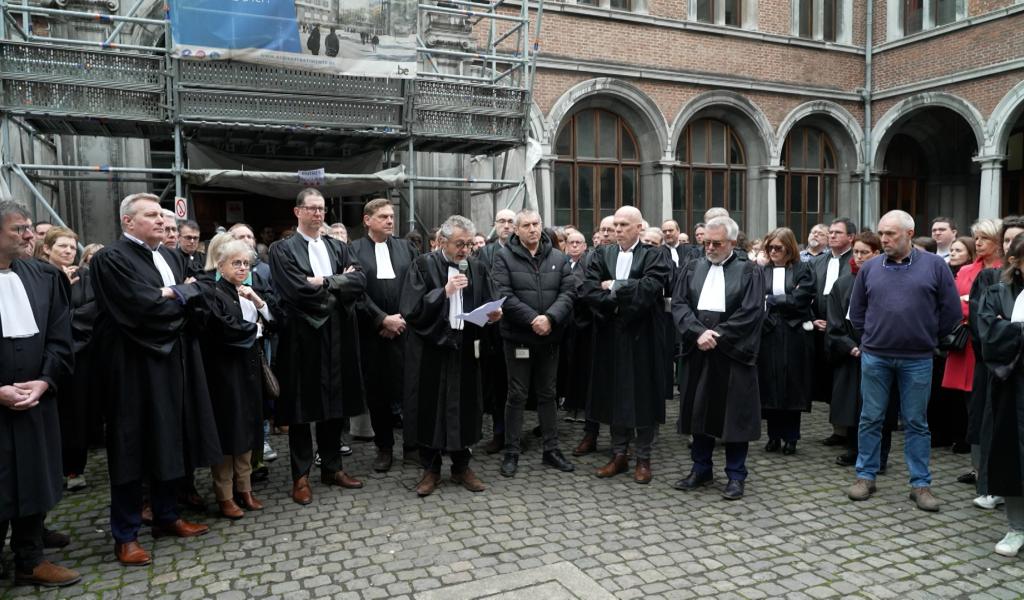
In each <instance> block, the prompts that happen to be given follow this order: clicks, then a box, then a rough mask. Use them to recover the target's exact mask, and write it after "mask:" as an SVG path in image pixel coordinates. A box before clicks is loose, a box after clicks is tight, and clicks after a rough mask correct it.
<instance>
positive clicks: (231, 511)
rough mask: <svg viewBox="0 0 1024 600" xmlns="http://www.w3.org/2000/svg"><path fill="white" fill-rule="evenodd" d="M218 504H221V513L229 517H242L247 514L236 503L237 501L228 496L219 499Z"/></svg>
mask: <svg viewBox="0 0 1024 600" xmlns="http://www.w3.org/2000/svg"><path fill="white" fill-rule="evenodd" d="M217 504H219V505H220V514H222V515H224V516H225V517H227V518H229V519H241V518H242V517H244V516H245V513H244V512H242V509H241V508H239V507H238V505H237V504H235V501H234V500H232V499H230V498H228V499H227V500H218V501H217Z"/></svg>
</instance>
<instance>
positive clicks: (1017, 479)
mask: <svg viewBox="0 0 1024 600" xmlns="http://www.w3.org/2000/svg"><path fill="white" fill-rule="evenodd" d="M1022 267H1024V234H1022V235H1018V236H1017V237H1016V238H1014V240H1013V242H1012V243H1011V244H1010V248H1009V252H1008V253H1007V255H1006V267H1005V269H1004V271H1003V275H1002V278H1001V281H1000V282H999V283H996V284H994V285H992V286H990V287H989V288H988V289H987V290H986V292H985V294H984V296H982V298H981V302H980V305H979V310H978V316H977V323H978V331H979V334H980V336H979V338H978V339H979V341H980V342H981V347H982V350H983V353H984V356H985V362H986V363H987V365H988V370H989V373H990V377H989V394H988V396H987V402H986V403H985V408H984V414H983V416H982V425H981V431H980V433H981V437H980V439H981V460H980V468H979V471H978V488H979V490H978V491H979V492H980V493H981V494H986V495H994V496H1002V497H1003V498H1004V499H1005V501H1006V518H1007V521H1008V522H1009V531H1008V532H1007V534H1006V536H1005V537H1004V538H1003V539H1002V540H1001V541H1000V542H999V543H997V544H996V546H995V551H996V553H997V554H1000V555H1003V556H1016V555H1017V552H1018V551H1019V550H1020V548H1021V547H1022V546H1024V483H1022V482H1024V447H1022V446H1021V440H1024V362H1022V356H1021V355H1022V353H1024V273H1022Z"/></svg>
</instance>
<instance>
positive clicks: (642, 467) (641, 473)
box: [633, 458, 651, 484]
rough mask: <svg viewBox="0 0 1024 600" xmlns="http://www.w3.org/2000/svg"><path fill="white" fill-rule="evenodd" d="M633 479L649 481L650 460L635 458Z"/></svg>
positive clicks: (641, 481) (638, 481) (639, 481)
mask: <svg viewBox="0 0 1024 600" xmlns="http://www.w3.org/2000/svg"><path fill="white" fill-rule="evenodd" d="M633 481H635V482H637V483H643V484H647V483H650V482H651V461H650V460H640V459H639V458H638V459H637V460H636V471H635V472H634V473H633Z"/></svg>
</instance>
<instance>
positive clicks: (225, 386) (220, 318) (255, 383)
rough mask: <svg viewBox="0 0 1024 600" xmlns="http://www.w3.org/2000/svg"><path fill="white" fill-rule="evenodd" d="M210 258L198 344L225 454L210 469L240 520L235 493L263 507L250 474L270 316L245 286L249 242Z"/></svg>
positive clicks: (234, 243)
mask: <svg viewBox="0 0 1024 600" xmlns="http://www.w3.org/2000/svg"><path fill="white" fill-rule="evenodd" d="M221 235H226V236H229V238H230V234H221ZM210 258H211V260H212V261H213V262H215V263H216V265H217V271H216V275H215V276H214V277H209V278H204V279H203V280H202V281H203V283H202V286H203V295H204V300H205V303H206V307H207V312H206V319H205V322H204V323H203V328H202V334H201V337H200V344H201V346H202V350H203V365H204V367H205V368H206V372H207V374H208V375H207V381H208V384H209V387H210V399H211V400H212V402H213V413H214V417H215V419H216V421H217V433H218V436H219V438H220V446H221V452H222V453H223V455H224V458H223V460H222V461H221V463H220V464H217V465H214V466H213V467H212V469H211V474H212V475H213V484H214V485H213V487H214V493H215V494H216V497H217V503H218V505H219V506H220V512H221V514H222V515H224V516H225V517H228V518H230V519H239V518H241V517H242V516H244V514H245V513H243V512H242V509H241V508H239V506H238V503H236V501H235V498H236V497H237V498H238V500H239V501H240V502H241V504H242V506H244V507H245V508H246V509H247V510H260V509H262V508H263V505H262V504H261V503H260V502H259V501H258V500H256V498H254V497H253V495H252V486H251V482H250V475H251V473H252V462H251V460H252V449H253V447H254V446H256V444H257V443H258V442H261V441H262V440H261V439H260V437H259V436H260V433H261V431H262V406H263V381H262V371H261V368H262V367H261V363H260V350H259V344H260V343H261V342H260V338H261V337H262V334H263V327H264V324H265V323H268V322H272V321H273V320H274V319H273V315H272V313H271V307H270V305H269V304H268V303H267V302H266V301H265V300H264V299H263V298H261V297H260V296H259V294H257V293H256V292H255V291H254V290H253V288H252V287H250V286H249V285H246V281H247V280H248V278H249V268H250V266H251V264H252V260H253V252H252V249H251V248H250V247H249V245H248V244H246V243H245V242H243V241H240V240H234V239H230V241H226V242H224V243H223V244H221V245H218V247H217V249H216V250H215V251H214V250H211V253H210ZM232 480H233V481H234V488H233V489H232Z"/></svg>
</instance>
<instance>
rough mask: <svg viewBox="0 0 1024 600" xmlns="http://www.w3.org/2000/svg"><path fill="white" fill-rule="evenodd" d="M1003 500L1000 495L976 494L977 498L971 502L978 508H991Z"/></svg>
mask: <svg viewBox="0 0 1024 600" xmlns="http://www.w3.org/2000/svg"><path fill="white" fill-rule="evenodd" d="M1004 502H1006V501H1005V500H1003V497H1002V496H978V497H977V498H975V499H974V501H973V502H972V503H971V504H974V505H975V506H977V507H978V508H984V509H985V510H992V509H994V508H995V507H997V506H999V505H1000V504H1002V503H1004ZM1014 554H1016V553H1014Z"/></svg>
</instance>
